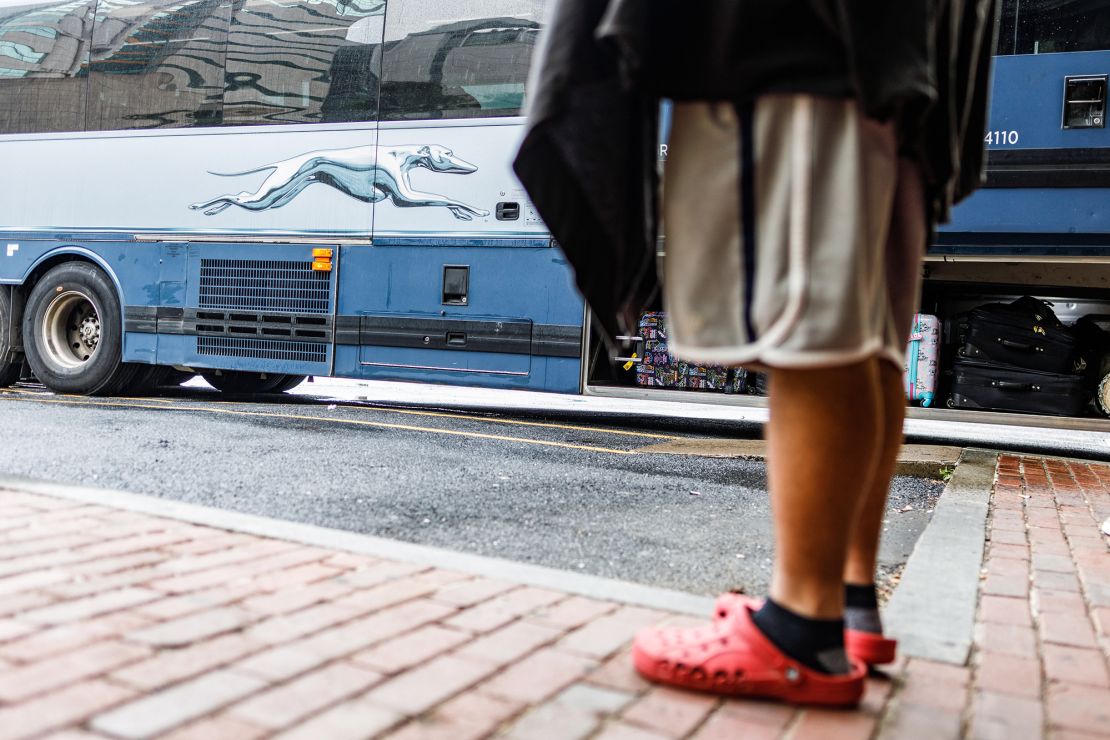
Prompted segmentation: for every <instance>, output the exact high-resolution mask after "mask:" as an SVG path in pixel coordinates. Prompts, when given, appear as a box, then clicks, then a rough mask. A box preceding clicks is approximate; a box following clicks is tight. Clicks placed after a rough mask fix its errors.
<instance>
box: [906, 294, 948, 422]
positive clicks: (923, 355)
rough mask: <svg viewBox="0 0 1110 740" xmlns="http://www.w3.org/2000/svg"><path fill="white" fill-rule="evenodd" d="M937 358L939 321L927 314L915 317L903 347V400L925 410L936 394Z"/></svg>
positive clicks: (938, 350)
mask: <svg viewBox="0 0 1110 740" xmlns="http://www.w3.org/2000/svg"><path fill="white" fill-rule="evenodd" d="M939 358H940V319H938V318H937V317H936V316H932V315H930V314H925V313H919V314H914V317H913V330H912V331H910V341H909V345H908V346H907V347H906V374H905V387H906V399H907V400H909V401H910V402H911V403H920V404H921V405H922V406H925V407H928V406H932V405H933V400H934V399H935V398H936V394H937V375H938V370H937V366H938V360H939Z"/></svg>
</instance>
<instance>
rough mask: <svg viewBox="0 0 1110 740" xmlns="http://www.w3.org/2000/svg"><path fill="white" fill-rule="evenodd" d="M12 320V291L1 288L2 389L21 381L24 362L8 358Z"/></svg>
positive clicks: (0, 351)
mask: <svg viewBox="0 0 1110 740" xmlns="http://www.w3.org/2000/svg"><path fill="white" fill-rule="evenodd" d="M11 320H12V291H11V288H8V287H5V286H0V388H4V387H6V386H9V385H11V384H12V383H14V382H16V381H17V380H19V374H20V373H19V371H20V369H21V368H22V365H23V361H22V360H15V359H14V358H10V357H8V353H9V352H10V351H11V348H12V338H11V336H10V335H11Z"/></svg>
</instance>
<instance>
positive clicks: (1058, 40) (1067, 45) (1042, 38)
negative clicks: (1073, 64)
mask: <svg viewBox="0 0 1110 740" xmlns="http://www.w3.org/2000/svg"><path fill="white" fill-rule="evenodd" d="M1107 49H1110V3H1108V2H1106V1H1105V0H1003V3H1002V24H1001V27H1000V28H999V37H998V53H999V54H1006V55H1009V54H1051V53H1054V52H1067V51H1104V50H1107Z"/></svg>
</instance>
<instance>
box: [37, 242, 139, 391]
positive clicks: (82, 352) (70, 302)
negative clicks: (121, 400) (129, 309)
mask: <svg viewBox="0 0 1110 740" xmlns="http://www.w3.org/2000/svg"><path fill="white" fill-rule="evenodd" d="M121 315H122V312H121V310H120V304H119V297H118V296H117V295H116V290H115V287H114V286H113V285H112V282H111V281H110V280H109V279H108V276H107V275H105V274H104V273H103V272H101V271H100V270H98V269H97V268H95V267H93V266H92V265H89V264H87V263H84V262H67V263H65V264H62V265H58V266H57V267H55V268H54V269H52V270H51V271H50V272H48V273H46V274H45V275H44V276H43V277H42V279H41V280H39V282H38V283H37V284H36V285H35V287H34V289H33V290H32V291H31V295H30V296H29V297H28V299H27V307H26V310H25V311H24V314H23V343H24V352H26V354H27V363H28V364H29V365H30V366H31V370H33V371H34V373H35V377H37V378H38V379H39V382H40V383H42V384H43V385H45V386H46V387H47V388H50V389H51V390H54V391H58V392H60V393H81V394H85V395H111V394H113V393H118V392H120V391H121V390H122V389H123V388H124V387H125V386H127V385H128V384H129V383H130V382H131V379H132V378H133V377H134V376H135V372H136V370H137V369H138V366H136V365H129V364H125V363H124V362H123V326H122V322H121V321H120V316H121Z"/></svg>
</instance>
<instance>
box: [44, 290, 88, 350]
mask: <svg viewBox="0 0 1110 740" xmlns="http://www.w3.org/2000/svg"><path fill="white" fill-rule="evenodd" d="M42 338H43V340H44V341H43V346H44V349H45V350H46V354H47V355H49V358H50V360H51V361H52V362H54V363H57V364H58V365H61V366H63V367H67V368H74V367H79V366H80V365H83V364H85V363H86V362H88V361H89V359H91V358H92V356H93V355H94V354H96V348H97V347H98V346H100V315H99V314H97V312H96V307H95V306H93V303H92V301H91V300H89V297H88V296H86V295H85V294H84V293H80V292H77V291H73V290H71V291H66V292H64V293H58V294H57V295H56V296H54V300H52V301H50V305H49V306H47V307H46V313H45V314H43V317H42Z"/></svg>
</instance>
